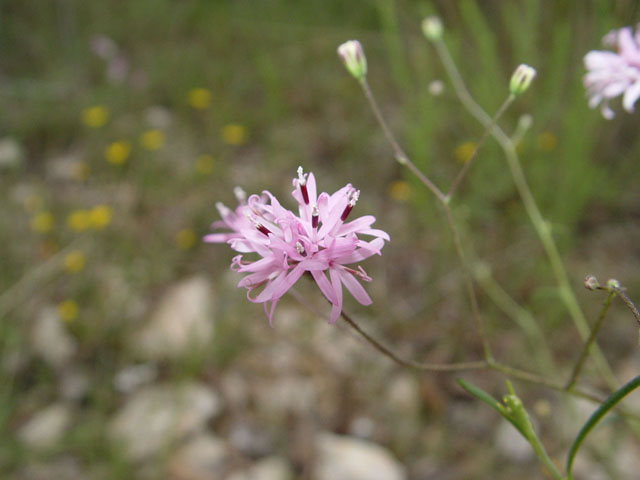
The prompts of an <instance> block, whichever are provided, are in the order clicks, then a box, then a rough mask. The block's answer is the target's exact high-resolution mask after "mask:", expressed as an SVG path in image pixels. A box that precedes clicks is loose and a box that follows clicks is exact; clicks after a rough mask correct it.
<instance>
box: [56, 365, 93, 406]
mask: <svg viewBox="0 0 640 480" xmlns="http://www.w3.org/2000/svg"><path fill="white" fill-rule="evenodd" d="M90 383H91V382H90V380H89V376H88V375H87V373H86V372H84V371H82V370H80V369H79V368H74V367H69V368H66V369H65V370H64V371H63V372H62V375H61V376H60V383H59V384H58V390H59V392H60V396H62V397H63V398H64V399H65V400H70V401H74V402H77V401H78V400H81V399H82V398H83V397H84V396H85V395H86V394H87V392H88V391H89V387H90Z"/></svg>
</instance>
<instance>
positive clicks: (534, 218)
mask: <svg viewBox="0 0 640 480" xmlns="http://www.w3.org/2000/svg"><path fill="white" fill-rule="evenodd" d="M434 45H435V48H436V52H437V53H438V55H439V56H440V59H441V61H442V63H443V65H444V67H445V70H446V71H447V74H448V75H449V77H450V78H451V82H452V83H453V86H454V89H455V91H456V94H457V95H458V97H459V99H460V101H461V103H462V104H463V106H464V107H465V108H466V109H467V110H468V111H469V113H471V115H473V116H474V117H475V118H476V119H477V120H478V121H479V122H480V123H481V124H482V125H483V126H484V127H485V128H489V127H490V126H491V117H489V115H487V113H486V112H485V111H484V110H483V109H482V107H480V105H478V104H477V103H476V102H475V100H474V99H473V97H472V96H471V94H470V93H469V91H468V90H467V88H466V86H465V84H464V81H463V80H462V77H461V76H460V73H459V72H458V69H457V67H456V65H455V63H454V62H453V59H452V58H451V55H450V54H449V50H448V49H447V47H446V45H445V43H444V42H443V41H442V40H438V41H436V42H434ZM490 130H491V135H492V136H493V137H494V138H495V139H496V140H497V142H498V144H499V145H500V147H501V148H502V150H503V151H504V154H505V157H506V159H507V164H508V165H509V170H510V171H511V176H512V177H513V180H514V183H515V185H516V189H517V190H518V193H519V195H520V198H521V199H522V203H523V204H524V207H525V210H526V212H527V215H528V216H529V219H530V220H531V223H532V224H533V228H534V230H535V231H536V233H537V235H538V237H539V238H540V241H541V243H542V246H543V248H544V250H545V253H546V255H547V258H548V259H549V263H550V264H551V268H552V270H553V273H554V276H555V278H556V282H557V284H558V291H559V293H560V298H561V300H562V302H563V303H564V305H565V307H566V309H567V311H568V312H569V314H570V316H571V318H572V320H573V323H574V325H575V327H576V329H577V330H578V333H579V334H580V337H581V338H582V340H583V341H586V340H587V338H588V337H589V333H590V331H589V326H588V323H587V320H586V318H585V316H584V313H583V312H582V309H581V308H580V305H579V304H578V301H577V300H576V297H575V294H574V293H573V290H572V289H571V284H570V282H569V278H568V275H567V271H566V270H565V267H564V264H563V263H562V259H561V257H560V253H559V252H558V248H557V246H556V244H555V242H554V240H553V237H552V235H551V230H550V228H549V224H548V223H547V222H546V220H545V219H544V218H543V217H542V214H541V213H540V210H539V209H538V205H537V204H536V201H535V199H534V197H533V194H532V193H531V189H530V188H529V184H528V183H527V180H526V177H525V176H524V172H523V170H522V167H521V166H520V160H519V158H518V154H517V152H516V149H515V145H514V144H513V142H512V141H511V139H510V138H509V137H508V136H507V135H506V134H505V133H504V131H503V130H502V129H501V128H500V127H499V126H498V125H493V127H492V128H490ZM592 355H593V357H594V360H595V361H596V364H597V366H598V370H599V371H600V373H601V375H602V376H603V377H604V379H605V380H606V381H607V383H608V384H609V386H610V387H611V388H612V389H615V388H617V387H616V385H617V383H618V382H617V380H616V378H615V376H614V374H613V371H612V370H611V367H609V364H608V363H607V361H606V359H605V358H604V355H603V354H602V351H601V350H600V349H599V348H598V346H597V344H595V345H594V346H593V350H592Z"/></svg>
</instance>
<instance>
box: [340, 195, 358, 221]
mask: <svg viewBox="0 0 640 480" xmlns="http://www.w3.org/2000/svg"><path fill="white" fill-rule="evenodd" d="M359 197H360V190H353V191H352V192H351V193H349V203H348V204H347V206H346V207H345V209H344V211H343V212H342V215H340V220H342V221H343V222H344V221H345V220H346V219H347V217H348V216H349V213H351V210H353V207H355V206H356V203H357V202H358V198H359Z"/></svg>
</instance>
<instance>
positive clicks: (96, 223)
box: [89, 205, 113, 230]
mask: <svg viewBox="0 0 640 480" xmlns="http://www.w3.org/2000/svg"><path fill="white" fill-rule="evenodd" d="M112 216H113V211H112V210H111V207H110V206H108V205H97V206H95V207H93V208H92V209H91V211H90V212H89V223H90V225H91V226H92V227H93V228H95V229H96V230H102V229H103V228H104V227H106V226H107V225H109V224H110V223H111V217H112Z"/></svg>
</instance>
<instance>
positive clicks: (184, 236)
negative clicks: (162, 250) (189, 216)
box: [176, 228, 197, 250]
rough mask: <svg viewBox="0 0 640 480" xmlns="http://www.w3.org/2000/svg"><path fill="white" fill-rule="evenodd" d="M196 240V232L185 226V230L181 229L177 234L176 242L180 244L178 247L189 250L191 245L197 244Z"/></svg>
mask: <svg viewBox="0 0 640 480" xmlns="http://www.w3.org/2000/svg"><path fill="white" fill-rule="evenodd" d="M196 240H197V238H196V234H195V232H194V231H193V230H191V229H190V228H185V229H183V230H180V231H179V232H178V233H177V234H176V244H177V245H178V248H179V249H181V250H189V249H190V248H191V247H193V246H194V245H195V244H196Z"/></svg>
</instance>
